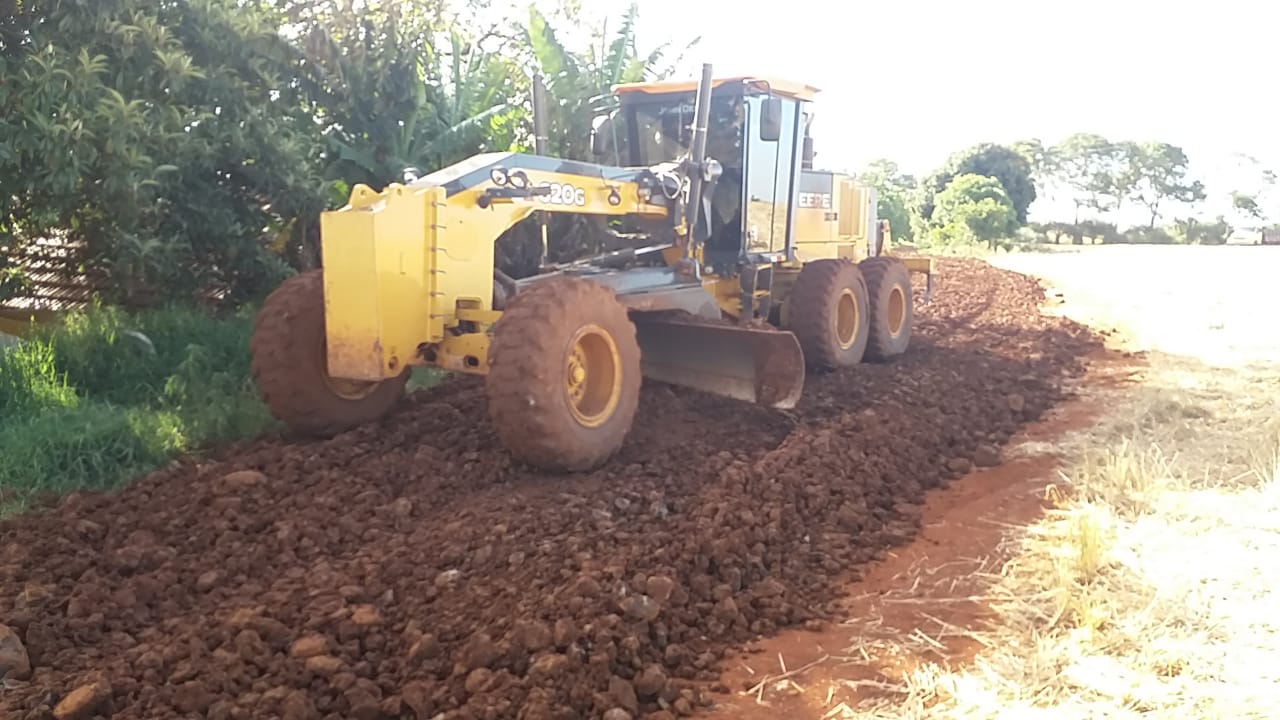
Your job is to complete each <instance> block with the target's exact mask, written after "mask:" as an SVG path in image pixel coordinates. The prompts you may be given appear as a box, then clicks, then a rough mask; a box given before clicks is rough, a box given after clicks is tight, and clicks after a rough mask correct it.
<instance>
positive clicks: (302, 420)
mask: <svg viewBox="0 0 1280 720" xmlns="http://www.w3.org/2000/svg"><path fill="white" fill-rule="evenodd" d="M322 273H323V271H322V270H309V271H307V272H304V273H300V274H298V275H294V276H293V277H291V278H288V279H286V280H285V281H284V282H283V283H281V284H280V287H278V288H276V289H275V291H274V292H272V293H271V295H269V296H268V297H267V299H266V301H265V302H264V303H263V304H262V308H261V309H260V310H259V311H258V317H257V318H256V319H255V321H254V326H253V336H252V337H251V338H250V340H249V351H250V353H251V354H252V359H251V361H250V372H251V374H252V375H253V379H254V382H255V383H256V384H257V386H258V394H259V395H260V396H261V397H262V401H263V402H264V403H265V404H266V406H267V409H268V410H270V411H271V414H272V415H274V416H275V417H276V419H278V420H280V421H281V422H283V423H284V424H285V425H286V426H287V427H288V428H289V429H290V430H291V431H293V432H296V433H299V434H303V435H313V436H326V435H333V434H336V433H338V432H341V431H343V430H347V429H350V428H353V427H355V426H357V425H361V424H364V423H367V422H372V421H374V420H377V419H379V418H382V417H383V416H385V415H386V414H387V413H388V412H390V411H391V409H392V408H393V407H394V406H395V404H396V403H397V402H398V401H399V400H400V398H401V396H402V395H403V394H404V387H405V383H407V382H408V381H409V370H408V368H406V369H405V370H404V372H402V373H400V374H399V375H397V376H396V377H394V378H388V379H386V380H381V381H377V382H362V381H356V380H343V379H341V378H335V377H333V376H331V375H329V372H328V367H327V362H326V348H325V329H324V279H323V275H322Z"/></svg>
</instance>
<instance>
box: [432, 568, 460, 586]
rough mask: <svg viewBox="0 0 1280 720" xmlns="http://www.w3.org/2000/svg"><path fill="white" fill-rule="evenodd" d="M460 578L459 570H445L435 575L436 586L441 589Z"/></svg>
mask: <svg viewBox="0 0 1280 720" xmlns="http://www.w3.org/2000/svg"><path fill="white" fill-rule="evenodd" d="M461 578H462V571H461V570H458V569H456V568H455V569H453V570H445V571H444V572H442V573H440V574H439V575H436V588H438V589H440V590H443V589H445V588H447V587H449V586H451V585H453V584H455V583H457V582H458V580H460V579H461Z"/></svg>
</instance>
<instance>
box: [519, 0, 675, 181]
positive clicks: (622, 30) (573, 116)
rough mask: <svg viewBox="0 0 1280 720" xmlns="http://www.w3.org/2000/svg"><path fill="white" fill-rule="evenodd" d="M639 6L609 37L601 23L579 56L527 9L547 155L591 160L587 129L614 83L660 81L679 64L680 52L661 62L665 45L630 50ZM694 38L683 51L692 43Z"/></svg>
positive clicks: (604, 107)
mask: <svg viewBox="0 0 1280 720" xmlns="http://www.w3.org/2000/svg"><path fill="white" fill-rule="evenodd" d="M638 17H639V5H638V3H636V2H632V3H630V4H629V5H628V6H627V9H626V10H625V11H624V12H623V14H622V17H621V19H620V20H619V23H618V27H617V29H616V30H614V31H612V33H610V31H609V27H608V22H607V21H606V22H605V24H604V27H603V28H602V30H601V32H600V33H599V34H598V35H596V36H595V37H594V39H593V42H592V43H590V44H589V46H588V47H587V49H586V50H585V51H584V52H574V51H571V50H569V49H568V48H567V47H566V46H565V45H564V44H563V43H562V42H561V41H560V38H559V35H558V34H557V32H556V30H555V28H554V27H553V26H552V25H551V23H550V22H549V21H548V19H547V17H546V15H544V14H543V12H542V11H540V10H539V9H538V8H537V7H534V6H531V7H530V9H529V22H528V24H527V25H526V27H525V29H524V33H525V41H526V43H527V49H528V52H529V54H530V56H531V60H532V63H531V64H532V65H533V66H534V67H536V68H538V70H539V72H541V74H542V76H543V81H544V82H545V84H546V88H547V95H548V97H547V106H548V107H547V110H548V113H547V114H548V116H549V117H548V118H547V132H548V135H549V136H551V138H552V139H551V143H550V145H551V146H550V153H551V154H552V155H555V156H557V157H563V158H569V159H573V160H590V159H591V127H592V122H593V120H594V118H595V116H596V115H599V114H602V113H605V112H607V111H608V110H610V109H612V108H613V107H614V106H615V102H614V98H613V94H612V88H613V86H614V85H616V84H619V83H627V82H638V81H641V80H661V79H664V78H666V77H667V76H668V75H670V73H671V72H672V71H673V70H674V69H675V68H676V67H677V66H678V65H679V63H680V61H681V60H682V58H683V54H681V55H679V56H677V58H676V59H675V60H674V61H671V62H667V61H666V56H667V53H668V52H670V50H671V46H670V44H669V43H667V44H663V45H660V46H658V47H656V48H654V49H653V50H650V51H649V52H647V53H641V52H640V51H639V49H638V48H637V46H636V34H635V29H636V21H637V19H638ZM698 41H699V40H698V38H695V39H694V40H692V41H691V42H690V43H689V44H688V45H686V46H685V48H684V51H687V50H688V49H689V48H692V47H693V46H694V45H696V44H697V43H698Z"/></svg>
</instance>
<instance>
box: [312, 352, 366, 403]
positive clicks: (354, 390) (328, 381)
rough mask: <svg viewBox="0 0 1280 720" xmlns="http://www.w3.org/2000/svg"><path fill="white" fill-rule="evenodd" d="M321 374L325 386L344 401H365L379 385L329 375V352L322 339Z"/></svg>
mask: <svg viewBox="0 0 1280 720" xmlns="http://www.w3.org/2000/svg"><path fill="white" fill-rule="evenodd" d="M320 374H321V375H323V376H324V385H325V387H327V388H329V392H331V393H333V394H334V395H337V396H338V397H340V398H342V399H343V400H363V399H364V398H367V397H369V396H370V395H372V394H373V391H374V390H376V389H377V388H378V383H376V382H370V381H368V380H347V379H345V378H337V377H334V376H332V375H330V374H329V352H328V349H327V347H326V346H325V342H324V340H323V339H322V340H321V341H320Z"/></svg>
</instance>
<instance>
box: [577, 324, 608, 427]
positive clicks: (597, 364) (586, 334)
mask: <svg viewBox="0 0 1280 720" xmlns="http://www.w3.org/2000/svg"><path fill="white" fill-rule="evenodd" d="M621 365H622V359H621V356H620V355H619V354H618V346H617V344H616V343H614V341H613V338H612V337H611V336H610V335H609V333H607V332H605V331H604V329H603V328H601V327H600V326H598V325H587V326H584V327H582V328H580V329H579V330H578V332H576V333H574V335H573V338H572V339H571V340H570V341H569V356H568V358H567V359H566V362H565V375H564V387H565V394H566V397H567V398H568V401H569V411H570V412H572V413H573V418H574V419H575V420H577V421H578V423H579V424H581V425H583V426H584V427H597V426H599V425H602V424H604V422H605V421H606V420H608V419H609V418H610V417H611V416H612V415H613V412H614V410H616V409H617V407H618V400H619V398H620V397H621V396H622V377H621V375H622V374H621V372H619V369H620V367H621Z"/></svg>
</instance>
